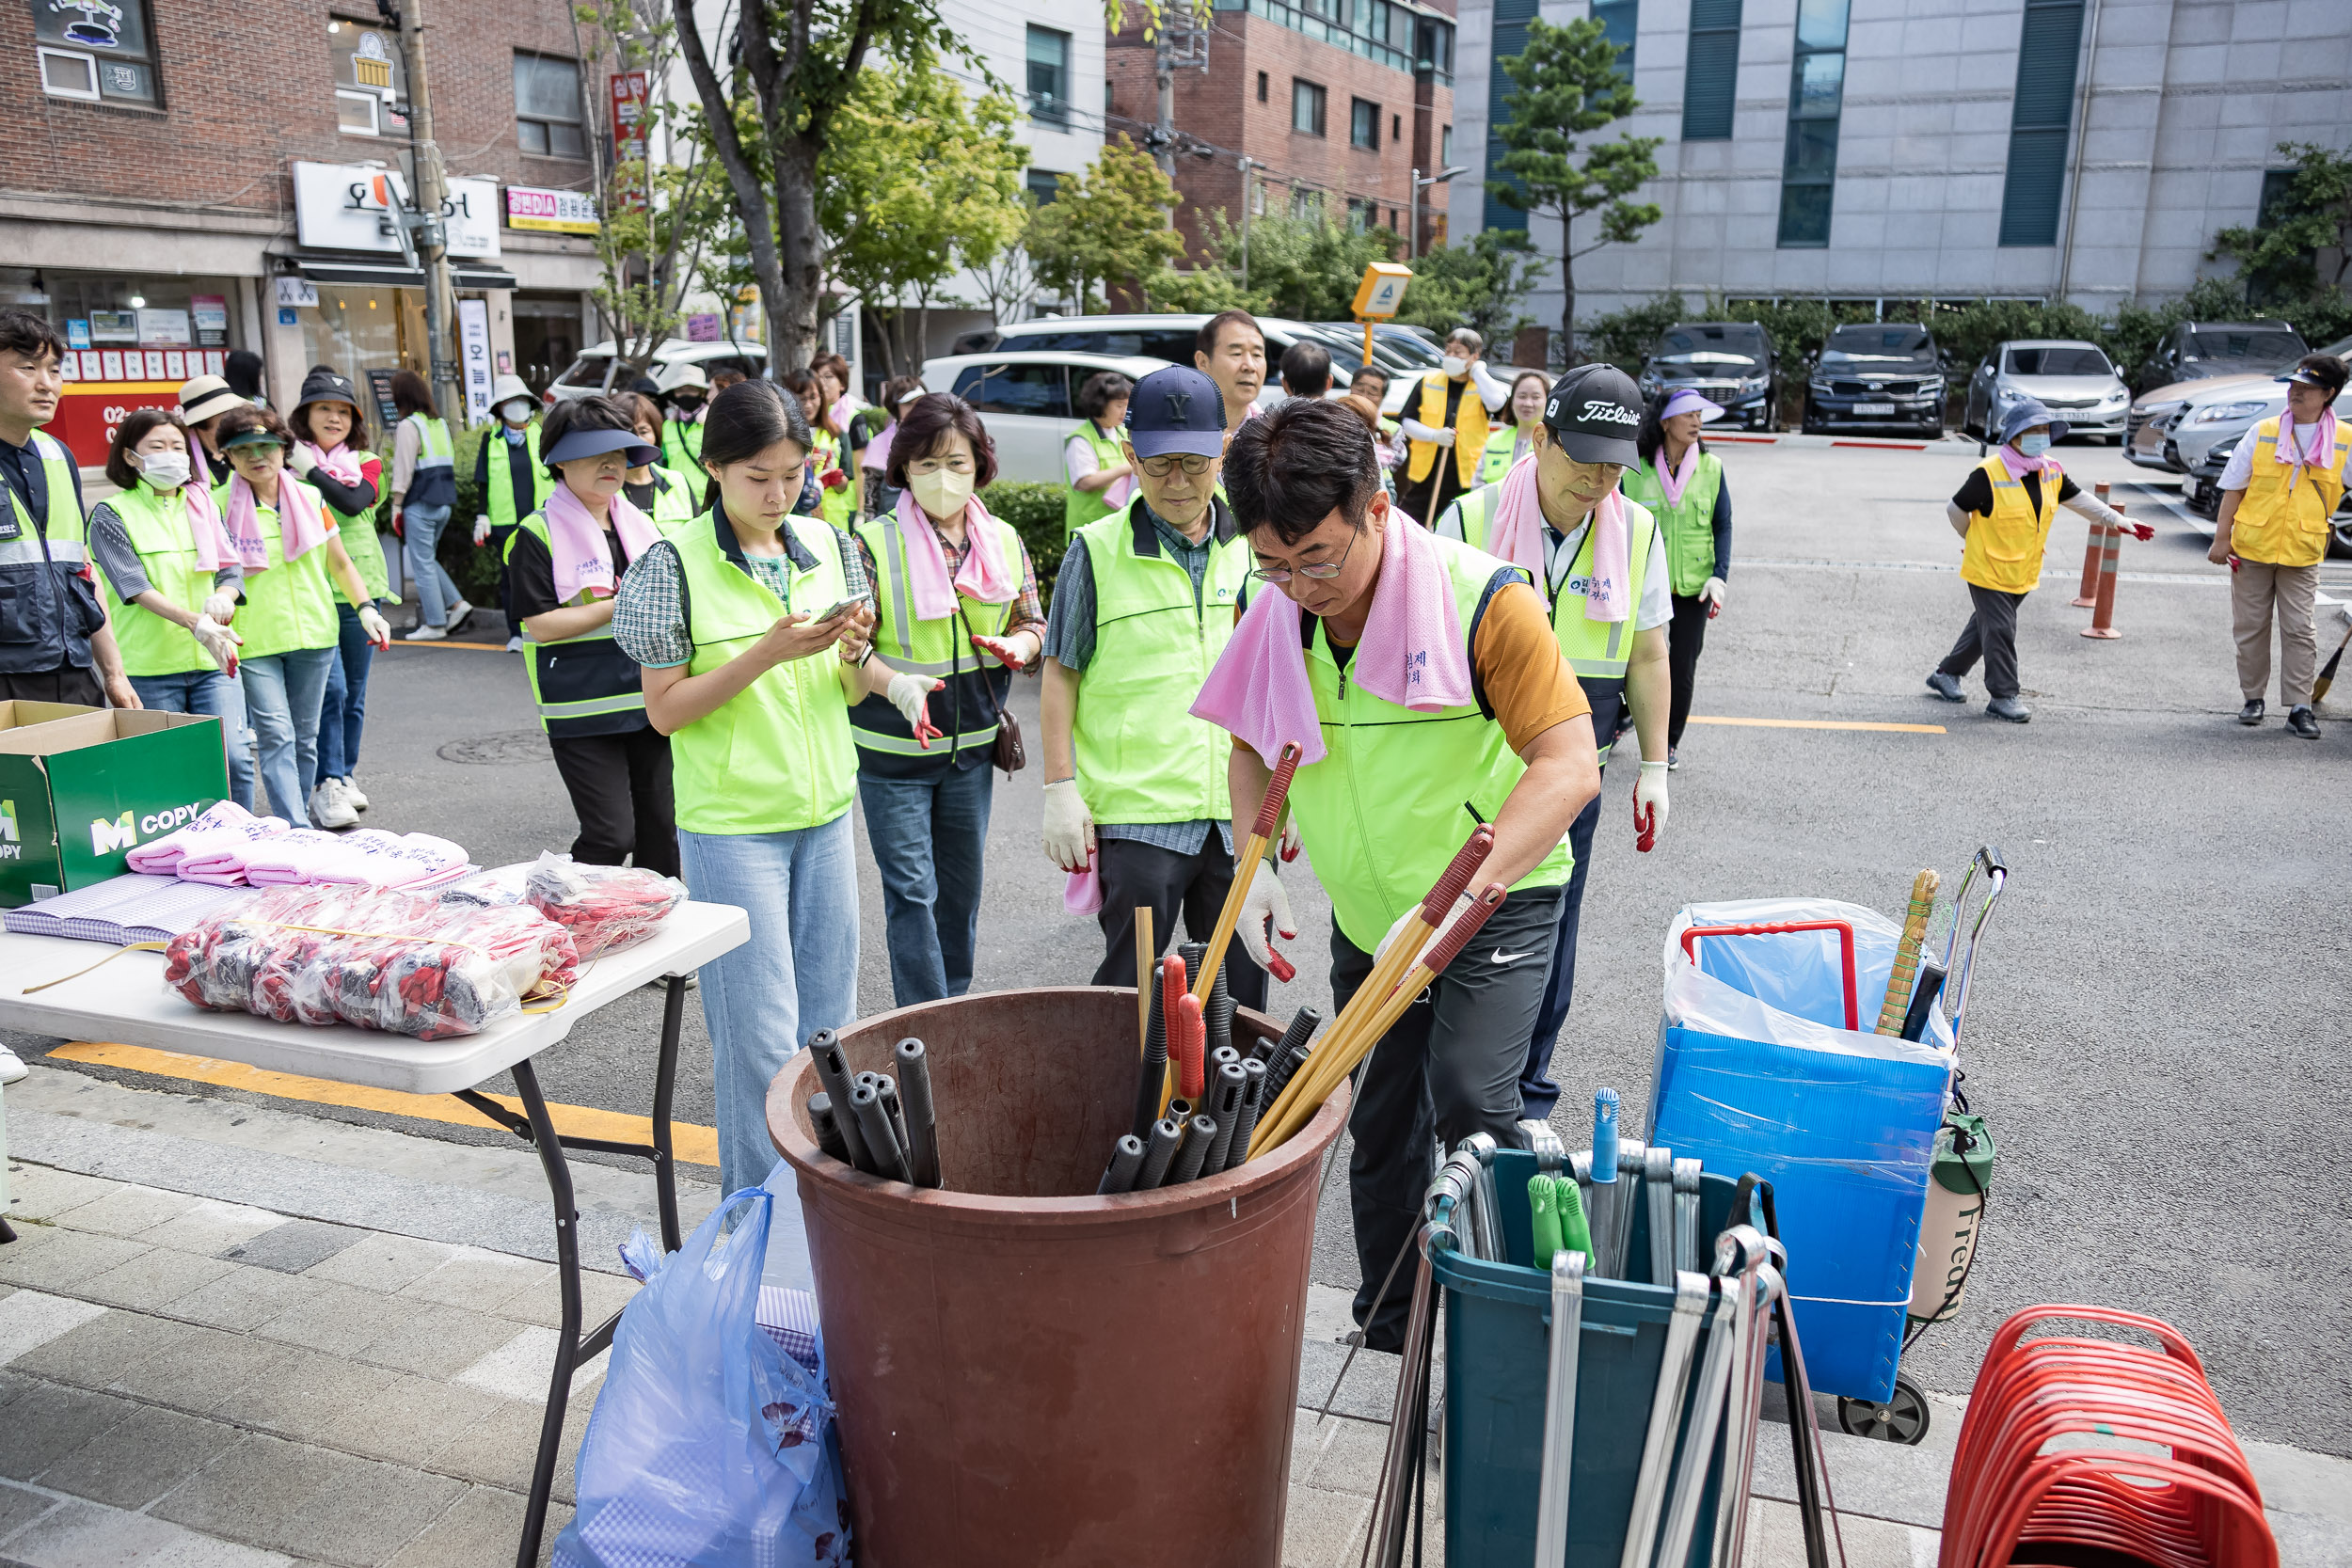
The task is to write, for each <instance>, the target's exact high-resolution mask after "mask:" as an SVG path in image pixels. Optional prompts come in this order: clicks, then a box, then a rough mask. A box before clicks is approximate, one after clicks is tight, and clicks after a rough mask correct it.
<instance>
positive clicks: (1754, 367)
mask: <svg viewBox="0 0 2352 1568" xmlns="http://www.w3.org/2000/svg"><path fill="white" fill-rule="evenodd" d="M1641 384H1642V395H1643V396H1644V397H1645V398H1646V397H1654V396H1656V395H1657V394H1658V393H1659V392H1660V391H1661V390H1664V389H1667V388H1677V389H1678V388H1684V387H1688V388H1691V389H1692V390H1693V391H1695V392H1697V393H1698V394H1699V395H1700V396H1701V397H1703V398H1706V399H1707V400H1708V402H1710V403H1718V404H1723V408H1724V423H1725V424H1744V425H1746V426H1747V427H1748V428H1749V429H1750V430H1771V429H1772V428H1774V427H1775V425H1777V423H1778V422H1779V421H1778V419H1777V411H1778V409H1779V407H1780V353H1779V351H1778V350H1777V349H1775V348H1774V347H1773V346H1772V334H1771V333H1769V332H1767V331H1765V330H1764V328H1763V327H1762V325H1759V324H1757V323H1756V322H1677V323H1676V324H1675V325H1672V326H1670V327H1668V328H1666V330H1665V331H1664V332H1663V333H1662V334H1661V335H1660V337H1659V340H1658V343H1657V346H1656V347H1654V348H1652V349H1651V350H1650V351H1649V358H1648V360H1647V361H1646V362H1645V363H1644V364H1643V366H1642V378H1641Z"/></svg>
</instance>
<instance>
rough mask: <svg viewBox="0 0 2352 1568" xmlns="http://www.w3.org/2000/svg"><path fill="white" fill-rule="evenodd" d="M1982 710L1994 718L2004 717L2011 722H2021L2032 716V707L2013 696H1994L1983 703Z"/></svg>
mask: <svg viewBox="0 0 2352 1568" xmlns="http://www.w3.org/2000/svg"><path fill="white" fill-rule="evenodd" d="M1984 711H1985V712H1986V713H1988V714H1990V715H1991V716H1992V717H1994V718H1995V719H2006V720H2008V721H2010V723H2012V724H2023V723H2025V722H2026V721H2029V720H2031V719H2032V718H2033V709H2031V708H2029V707H2027V706H2026V705H2025V704H2023V703H2021V702H2019V701H2018V700H2017V699H2016V698H2014V697H1995V698H1994V699H1993V700H1992V701H1991V702H1989V703H1987V704H1985V705H1984Z"/></svg>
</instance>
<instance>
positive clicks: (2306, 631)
mask: <svg viewBox="0 0 2352 1568" xmlns="http://www.w3.org/2000/svg"><path fill="white" fill-rule="evenodd" d="M2281 379H2282V380H2284V381H2285V382H2286V383H2287V409H2286V414H2285V415H2284V417H2283V418H2280V417H2274V418H2271V419H2267V420H2263V422H2262V423H2260V424H2258V425H2256V426H2255V427H2254V428H2253V429H2252V430H2249V431H2248V432H2247V433H2246V434H2245V436H2241V437H2240V438H2239V440H2238V444H2237V448H2236V450H2235V451H2232V452H2231V453H2230V461H2229V463H2228V465H2227V466H2226V467H2223V469H2222V470H2221V510H2220V513H2219V515H2218V517H2217V520H2216V522H2215V524H2214V531H2213V548H2212V549H2211V550H2209V551H2208V552H2206V553H2207V557H2208V559H2210V560H2211V561H2212V562H2214V563H2215V564H2217V565H2218V564H2220V563H2222V562H2228V563H2229V567H2230V620H2231V629H2232V631H2233V634H2234V635H2235V636H2236V639H2237V684H2238V690H2239V692H2240V693H2241V694H2242V695H2243V696H2244V697H2245V698H2246V705H2245V706H2244V707H2243V708H2241V709H2239V710H2238V716H2237V721H2238V722H2239V723H2241V724H2249V725H2251V724H2259V723H2261V722H2262V721H2263V697H2264V694H2265V692H2267V691H2268V690H2269V689H2270V623H2271V620H2272V618H2273V616H2274V614H2275V616H2276V617H2277V620H2278V623H2279V700H2280V702H2281V703H2282V704H2284V705H2286V710H2287V728H2288V729H2289V730H2290V731H2291V732H2293V733H2294V734H2295V735H2296V736H2300V737H2301V738H2303V739H2305V740H2317V739H2318V738H2319V719H2318V716H2317V715H2315V714H2313V713H2312V681H2313V679H2314V678H2315V677H2316V672H2317V666H2318V663H2319V635H2318V628H2317V627H2316V626H2314V625H2313V623H2312V604H2313V602H2314V595H2315V594H2317V593H2318V591H2319V563H2320V562H2322V561H2323V560H2325V559H2326V558H2327V555H2328V532H2329V530H2330V528H2331V526H2332V522H2333V519H2334V517H2335V515H2336V507H2337V505H2338V504H2339V503H2340V502H2342V501H2343V499H2344V454H2345V453H2346V452H2347V451H2352V430H2347V429H2346V428H2345V426H2344V422H2343V421H2342V420H2339V419H2338V418H2337V417H2336V413H2335V410H2334V408H2333V407H2332V406H2331V405H2332V404H2334V402H2335V400H2336V397H2337V394H2339V393H2341V392H2342V391H2343V390H2344V361H2343V360H2341V359H2339V358H2337V357H2336V356H2334V355H2332V354H2312V355H2306V356H2304V357H2303V358H2302V359H2301V360H2300V361H2298V362H2297V363H2296V367H2295V369H2293V370H2291V371H2289V372H2287V373H2286V374H2285V375H2284V376H2283V377H2282V378H2281Z"/></svg>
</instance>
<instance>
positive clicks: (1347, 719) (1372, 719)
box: [1255, 539, 1574, 953]
mask: <svg viewBox="0 0 2352 1568" xmlns="http://www.w3.org/2000/svg"><path fill="white" fill-rule="evenodd" d="M1437 546H1438V559H1439V560H1440V561H1441V562H1444V564H1445V570H1446V578H1447V580H1448V582H1449V583H1450V584H1451V586H1452V588H1453V590H1454V610H1455V613H1456V615H1457V616H1458V617H1459V618H1460V622H1461V626H1462V638H1463V643H1464V646H1465V647H1466V648H1467V647H1468V646H1470V644H1471V643H1473V642H1474V641H1475V640H1476V637H1477V628H1478V618H1479V615H1480V614H1481V612H1483V611H1484V610H1485V609H1486V598H1487V591H1488V588H1489V585H1490V584H1492V582H1493V580H1494V578H1495V574H1496V573H1498V572H1504V571H1511V570H1512V568H1510V567H1508V566H1506V565H1505V564H1504V563H1503V562H1500V561H1497V560H1495V559H1494V558H1493V557H1492V556H1490V555H1487V554H1486V553H1484V552H1483V551H1480V550H1474V549H1471V548H1470V547H1468V546H1464V545H1461V544H1458V543H1456V542H1455V541H1454V540H1451V539H1439V540H1438V541H1437ZM1515 575H1517V576H1518V577H1519V578H1521V580H1524V574H1515ZM1255 591H1256V592H1260V593H1279V592H1280V590H1279V589H1266V588H1260V589H1257V590H1255ZM1304 619H1305V617H1304V616H1303V615H1302V616H1301V620H1302V621H1303V620H1304ZM1307 679H1308V683H1309V685H1311V687H1312V688H1313V689H1314V695H1315V715H1316V717H1317V718H1318V719H1320V720H1321V721H1322V726H1323V743H1324V745H1325V746H1326V747H1327V748H1328V749H1329V752H1330V754H1329V755H1328V756H1327V757H1325V758H1324V759H1323V760H1322V761H1321V762H1318V763H1315V764H1314V765H1313V766H1311V767H1308V768H1300V769H1299V770H1298V773H1297V776H1296V777H1295V779H1294V780H1293V781H1292V783H1291V793H1290V803H1291V809H1292V811H1293V812H1294V813H1295V815H1296V816H1297V818H1298V832H1299V837H1300V838H1301V839H1302V840H1304V841H1305V843H1306V847H1307V853H1308V855H1309V857H1310V858H1311V859H1312V860H1313V862H1314V866H1315V879H1316V880H1318V881H1320V882H1322V884H1323V887H1324V891H1325V892H1327V893H1328V894H1329V895H1331V912H1332V918H1333V919H1334V920H1335V921H1337V922H1338V924H1339V927H1340V929H1341V931H1342V932H1343V933H1344V934H1345V935H1346V937H1347V940H1348V941H1350V942H1354V943H1355V944H1356V945H1357V946H1358V947H1360V948H1362V949H1363V950H1364V951H1365V952H1367V953H1369V952H1370V951H1372V949H1373V948H1374V947H1375V946H1377V945H1378V944H1379V942H1380V939H1381V938H1382V937H1383V936H1385V935H1387V933H1388V929H1389V927H1390V926H1391V925H1392V924H1394V923H1395V921H1396V917H1397V916H1398V915H1401V914H1403V913H1404V912H1405V911H1406V910H1408V909H1410V908H1412V907H1413V906H1414V905H1415V904H1418V903H1420V902H1421V901H1422V899H1423V898H1425V897H1427V896H1428V894H1429V889H1430V885H1431V884H1432V883H1434V882H1436V881H1437V879H1438V875H1439V874H1440V873H1441V872H1443V871H1444V870H1445V867H1446V863H1447V862H1448V861H1451V860H1452V859H1453V858H1454V851H1455V850H1457V849H1459V848H1460V847H1462V842H1463V840H1465V839H1467V838H1469V837H1470V833H1471V832H1473V831H1474V830H1475V829H1476V828H1477V826H1478V822H1479V820H1481V819H1484V820H1486V821H1489V822H1491V821H1493V820H1494V819H1495V817H1496V816H1499V815H1501V813H1502V802H1503V800H1505V799H1506V798H1507V797H1508V796H1509V795H1510V793H1511V791H1512V789H1513V788H1514V787H1515V786H1516V785H1517V784H1518V782H1519V777H1520V775H1521V774H1523V773H1525V772H1526V771H1527V765H1526V764H1525V763H1523V762H1521V761H1520V760H1519V757H1518V753H1517V752H1514V751H1512V750H1511V743H1510V740H1509V738H1508V737H1507V736H1504V734H1503V733H1502V724H1501V723H1499V722H1497V721H1495V720H1493V719H1490V718H1488V717H1486V714H1485V713H1483V712H1482V711H1481V710H1480V709H1478V708H1477V707H1449V708H1440V709H1438V711H1437V712H1435V713H1416V712H1414V711H1413V710H1412V709H1411V708H1406V707H1399V706H1397V705H1395V704H1393V703H1391V702H1389V701H1387V700H1385V699H1383V698H1380V697H1375V696H1374V695H1373V694H1372V693H1371V692H1369V691H1366V690H1365V689H1363V686H1362V685H1361V684H1360V683H1359V682H1356V681H1351V680H1349V679H1348V677H1347V673H1346V672H1345V671H1343V670H1342V669H1341V668H1340V667H1339V665H1338V663H1337V662H1336V661H1335V660H1334V659H1333V658H1332V657H1331V648H1330V644H1329V642H1328V641H1327V640H1326V638H1325V636H1324V631H1323V625H1322V623H1321V622H1320V621H1318V622H1315V623H1314V626H1313V635H1312V638H1311V641H1310V642H1309V643H1308V646H1307ZM1466 803H1467V806H1470V807H1475V808H1476V809H1477V812H1478V816H1477V817H1472V816H1471V815H1470V811H1469V810H1468V809H1466ZM1573 864H1574V863H1573V862H1572V861H1571V860H1570V859H1569V856H1568V847H1567V844H1566V841H1565V839H1564V840H1563V841H1562V842H1561V843H1560V844H1558V845H1556V846H1554V847H1553V848H1552V851H1551V853H1550V854H1549V855H1547V856H1545V857H1544V859H1543V860H1542V861H1541V862H1539V863H1537V864H1536V866H1535V868H1534V870H1533V871H1530V872H1529V873H1528V874H1527V875H1526V876H1525V877H1523V878H1521V879H1519V880H1518V882H1517V883H1515V884H1513V891H1515V892H1516V891H1518V890H1519V889H1523V888H1538V887H1557V886H1559V885H1560V884H1561V883H1563V882H1565V881H1566V880H1567V879H1568V873H1569V871H1570V870H1571V869H1573Z"/></svg>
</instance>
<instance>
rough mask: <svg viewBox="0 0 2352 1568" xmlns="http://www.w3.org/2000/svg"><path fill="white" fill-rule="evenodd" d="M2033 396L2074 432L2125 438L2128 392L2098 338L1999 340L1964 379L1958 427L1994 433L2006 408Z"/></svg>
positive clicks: (1976, 431) (1988, 433) (1998, 428)
mask: <svg viewBox="0 0 2352 1568" xmlns="http://www.w3.org/2000/svg"><path fill="white" fill-rule="evenodd" d="M2026 398H2031V399H2033V400H2034V401H2035V402H2036V403H2039V404H2042V406H2043V407H2044V408H2047V409H2049V410H2050V411H2051V412H2052V413H2054V414H2056V415H2057V416H2058V418H2059V419H2061V420H2065V421H2066V423H2067V427H2068V429H2069V430H2070V431H2071V432H2072V433H2073V434H2074V435H2076V436H2113V437H2114V438H2115V439H2117V440H2118V441H2121V440H2122V438H2123V422H2124V417H2125V415H2126V414H2127V412H2128V411H2129V409H2130V406H2131V401H2132V395H2131V393H2130V392H2129V391H2128V390H2126V389H2125V388H2124V386H2123V378H2122V376H2120V375H2118V374H2116V373H2115V367H2114V365H2112V364H2111V363H2109V362H2108V359H2107V356H2106V353H2105V351H2103V350H2102V349H2101V348H2100V347H2099V345H2098V344H2096V343H2086V342H2082V341H2078V340H2074V339H2057V338H2037V339H2030V340H2026V339H2021V340H2019V341H2014V342H2007V343H1998V344H1995V345H1994V349H1993V352H1992V353H1991V354H1988V355H1986V356H1984V362H1983V363H1982V364H1980V365H1979V366H1978V367H1977V373H1976V374H1975V375H1974V376H1972V377H1970V379H1969V382H1968V402H1967V405H1966V408H1965V410H1964V411H1963V415H1962V418H1961V428H1962V429H1963V430H1966V431H1970V432H1972V433H1980V434H1983V435H1984V436H1985V437H1986V439H1988V440H1990V439H1993V438H1994V437H1997V436H1999V434H2000V430H2001V423H2002V421H2003V420H2006V419H2007V418H2008V417H2009V411H2010V409H2011V408H2013V407H2014V406H2016V404H2018V402H2019V401H2020V400H2022V399H2026Z"/></svg>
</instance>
